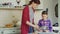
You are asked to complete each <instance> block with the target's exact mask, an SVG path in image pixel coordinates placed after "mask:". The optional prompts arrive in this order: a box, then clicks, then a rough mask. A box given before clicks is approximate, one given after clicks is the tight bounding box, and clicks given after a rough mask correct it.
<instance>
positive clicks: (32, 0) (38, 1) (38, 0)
mask: <svg viewBox="0 0 60 34" xmlns="http://www.w3.org/2000/svg"><path fill="white" fill-rule="evenodd" d="M32 2H34V3H36V4H40V0H31V1H30V2H29V5H31V4H32Z"/></svg>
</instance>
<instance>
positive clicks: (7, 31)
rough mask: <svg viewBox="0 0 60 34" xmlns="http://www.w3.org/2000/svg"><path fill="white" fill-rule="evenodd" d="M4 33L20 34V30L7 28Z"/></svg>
mask: <svg viewBox="0 0 60 34" xmlns="http://www.w3.org/2000/svg"><path fill="white" fill-rule="evenodd" d="M3 33H4V34H20V30H5V31H4V32H3Z"/></svg>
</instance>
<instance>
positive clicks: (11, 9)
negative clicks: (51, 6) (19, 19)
mask: <svg viewBox="0 0 60 34" xmlns="http://www.w3.org/2000/svg"><path fill="white" fill-rule="evenodd" d="M23 9H24V8H0V10H23ZM35 10H36V11H40V10H43V9H35Z"/></svg>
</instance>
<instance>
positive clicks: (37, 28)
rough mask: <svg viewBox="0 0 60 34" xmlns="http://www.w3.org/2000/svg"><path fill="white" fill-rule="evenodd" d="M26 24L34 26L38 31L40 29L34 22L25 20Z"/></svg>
mask: <svg viewBox="0 0 60 34" xmlns="http://www.w3.org/2000/svg"><path fill="white" fill-rule="evenodd" d="M26 24H27V25H29V26H32V27H34V28H36V29H37V30H38V31H39V30H40V29H39V26H38V25H34V24H32V23H30V22H29V21H27V22H26Z"/></svg>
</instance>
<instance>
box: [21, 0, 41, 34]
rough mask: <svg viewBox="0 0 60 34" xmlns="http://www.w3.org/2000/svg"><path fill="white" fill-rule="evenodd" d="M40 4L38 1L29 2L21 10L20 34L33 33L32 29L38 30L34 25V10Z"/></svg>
mask: <svg viewBox="0 0 60 34" xmlns="http://www.w3.org/2000/svg"><path fill="white" fill-rule="evenodd" d="M39 4H40V0H31V1H30V2H29V5H27V6H26V7H25V8H24V9H23V13H22V24H21V34H29V33H33V32H34V28H36V29H38V27H37V26H36V25H34V12H35V11H34V8H35V7H37V6H38V5H39Z"/></svg>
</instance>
